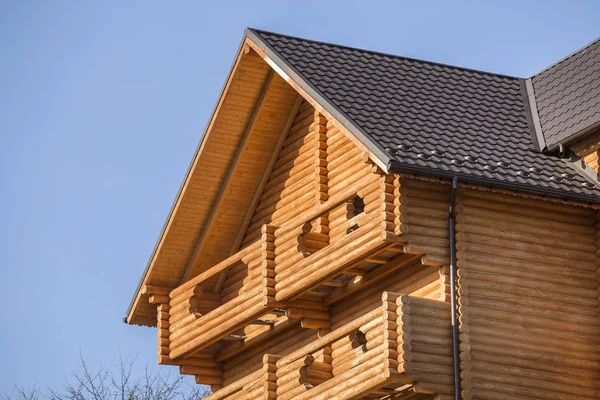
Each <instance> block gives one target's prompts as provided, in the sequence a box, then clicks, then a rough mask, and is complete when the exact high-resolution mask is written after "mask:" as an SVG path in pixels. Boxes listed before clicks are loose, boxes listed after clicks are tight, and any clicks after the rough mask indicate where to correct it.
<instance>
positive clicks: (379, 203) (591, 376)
mask: <svg viewBox="0 0 600 400" xmlns="http://www.w3.org/2000/svg"><path fill="white" fill-rule="evenodd" d="M599 127H600V40H596V41H595V42H593V43H591V44H589V45H588V46H586V47H585V48H583V49H581V50H579V51H577V52H575V53H574V54H572V55H570V56H568V57H566V58H565V59H563V60H561V61H559V62H557V63H556V64H554V65H552V66H550V67H548V68H547V69H545V70H543V71H542V72H540V73H539V74H537V75H535V76H533V77H531V78H528V79H522V78H516V77H510V76H503V75H498V74H493V73H488V72H481V71H475V70H470V69H466V68H459V67H453V66H448V65H442V64H437V63H432V62H428V61H422V60H415V59H410V58H405V57H398V56H394V55H388V54H381V53H377V52H372V51H366V50H359V49H353V48H348V47H344V46H339V45H333V44H328V43H321V42H315V41H311V40H305V39H299V38H294V37H289V36H284V35H280V34H275V33H270V32H265V31H259V30H254V29H247V30H246V32H245V35H244V38H243V41H242V44H241V46H240V49H239V51H238V53H237V56H236V58H235V62H234V63H233V66H232V68H231V72H230V74H229V77H228V78H227V81H226V84H225V86H224V88H223V91H222V94H221V96H220V98H219V100H218V102H217V105H216V107H215V110H214V112H213V114H212V117H211V119H210V121H209V124H208V126H207V128H206V132H205V133H204V136H203V138H202V141H201V143H200V145H199V148H198V150H197V152H196V154H195V157H194V159H193V161H192V163H191V166H190V168H189V170H188V172H187V175H186V177H185V180H184V182H183V184H182V186H181V190H180V192H179V193H178V195H177V197H176V200H175V203H174V205H173V208H172V210H171V212H170V214H169V216H168V219H167V221H166V224H165V226H164V229H163V231H162V233H161V234H160V237H159V239H158V243H157V245H156V248H155V249H154V252H153V253H152V256H151V258H150V261H149V263H148V266H147V268H146V270H145V272H144V274H143V276H142V280H141V282H140V285H139V287H138V288H137V290H136V292H135V295H134V298H133V300H132V303H131V306H130V308H129V310H128V313H127V317H126V322H127V323H129V324H136V325H146V326H151V327H157V328H158V329H157V331H158V362H159V363H160V364H164V365H173V366H178V367H179V372H180V373H182V374H189V375H194V376H195V380H196V382H197V383H199V384H206V385H210V387H211V393H212V394H211V395H210V396H209V397H208V399H210V400H216V399H230V400H233V399H279V400H291V399H298V400H300V399H398V400H399V399H413V400H418V399H438V400H447V399H456V398H462V399H465V400H468V399H553V400H574V399H575V400H576V399H588V400H591V399H599V398H600V326H599V323H600V319H599V317H600V315H599V312H600V309H599V305H600V302H599V282H600V279H599V269H598V266H599V265H600V264H599V259H598V257H599V256H600V251H599V249H598V245H599V243H600V242H599V239H600V234H599V229H600V214H599V211H598V210H599V208H600V184H599V182H598V149H599V147H600V129H599Z"/></svg>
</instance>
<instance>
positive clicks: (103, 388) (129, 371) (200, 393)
mask: <svg viewBox="0 0 600 400" xmlns="http://www.w3.org/2000/svg"><path fill="white" fill-rule="evenodd" d="M136 359H137V357H135V356H128V357H125V356H123V355H122V354H121V353H120V352H119V355H118V358H117V361H116V362H115V360H113V361H112V362H111V363H110V364H109V365H108V367H104V366H102V365H101V366H100V367H99V368H98V369H97V370H92V369H90V367H89V363H88V361H87V358H86V357H84V356H83V354H81V353H80V354H79V369H78V370H77V371H76V372H73V373H72V374H71V376H70V377H68V378H65V382H64V383H63V386H62V388H60V389H54V388H47V391H46V393H42V391H41V390H40V389H39V387H38V386H37V385H35V386H33V387H32V388H31V389H25V388H23V387H18V386H15V388H14V389H13V391H12V392H11V393H9V394H3V393H0V400H42V399H48V400H196V399H201V398H203V397H205V396H207V395H208V394H209V392H208V390H207V388H206V387H205V386H200V385H195V384H190V383H189V382H188V381H186V380H185V379H184V377H183V376H181V375H179V374H173V375H175V376H174V377H173V376H172V374H169V373H166V372H164V371H156V370H153V369H151V368H149V367H148V366H147V365H146V366H145V367H144V368H143V369H142V370H136V366H137V365H136Z"/></svg>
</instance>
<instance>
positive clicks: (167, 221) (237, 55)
mask: <svg viewBox="0 0 600 400" xmlns="http://www.w3.org/2000/svg"><path fill="white" fill-rule="evenodd" d="M245 41H246V36H245V35H244V37H242V40H241V42H240V44H239V46H238V50H237V51H236V52H235V57H234V58H233V61H232V63H231V67H230V68H229V73H228V74H227V77H226V79H225V82H224V83H223V86H222V87H221V90H220V92H219V96H218V97H217V101H216V102H215V105H214V106H213V110H212V112H211V114H210V117H209V118H208V120H207V122H206V126H205V127H204V131H203V133H202V139H201V140H200V141H199V142H198V145H197V146H196V149H195V150H194V155H193V156H192V159H191V161H190V164H189V166H188V168H187V170H186V173H185V175H184V176H183V180H182V181H181V184H180V185H179V190H178V191H177V195H176V196H175V199H174V200H173V204H172V205H171V209H170V210H169V213H168V214H167V217H166V219H165V222H164V224H163V226H162V228H161V230H160V234H159V236H158V239H157V241H156V244H155V245H154V248H153V250H152V253H151V255H150V258H149V259H148V263H147V264H146V268H145V269H144V273H143V274H142V277H141V278H140V281H139V283H138V285H137V288H136V289H135V292H134V294H133V298H132V299H131V302H130V303H129V307H128V308H127V315H126V316H125V322H126V323H128V324H131V320H132V318H133V316H132V313H133V311H134V308H135V305H136V303H137V301H138V299H139V298H140V294H141V293H140V291H141V289H142V286H143V285H144V281H145V280H146V277H147V276H148V273H149V272H150V267H151V266H152V261H153V260H154V258H155V257H156V253H157V251H158V248H159V247H160V243H161V242H162V240H163V238H164V237H165V235H166V233H167V229H168V226H169V224H170V222H171V220H172V219H173V216H174V214H175V211H176V209H177V205H178V203H179V201H180V200H181V195H182V194H183V191H184V189H185V186H186V182H187V181H188V178H189V176H190V174H191V172H192V170H193V168H194V165H195V163H196V161H197V160H198V157H199V155H200V150H201V149H202V147H203V145H204V142H205V140H206V137H207V135H206V134H207V132H208V130H209V128H210V126H211V123H212V121H213V119H214V118H215V114H216V112H217V110H218V108H219V104H220V103H221V100H222V99H223V97H224V96H225V92H226V90H227V86H228V84H229V81H230V78H231V75H232V74H233V71H234V70H235V66H236V65H237V63H238V59H239V58H240V54H241V53H242V51H243V49H244V45H245Z"/></svg>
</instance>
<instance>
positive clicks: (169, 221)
mask: <svg viewBox="0 0 600 400" xmlns="http://www.w3.org/2000/svg"><path fill="white" fill-rule="evenodd" d="M249 49H250V47H249V45H248V41H247V40H245V41H244V43H243V44H242V45H241V46H240V49H239V50H238V53H237V55H236V58H235V61H234V63H233V65H232V66H231V70H230V71H229V75H228V77H227V81H226V83H225V86H224V87H223V90H222V91H221V93H220V95H219V100H218V101H217V104H216V105H215V108H214V109H213V112H212V114H211V116H210V120H209V121H210V122H209V123H208V126H207V127H206V129H205V131H204V135H203V136H202V141H201V142H200V144H199V145H198V147H197V148H196V153H195V154H194V158H193V160H192V162H191V163H190V165H189V167H188V170H187V172H186V175H185V179H184V181H183V183H182V185H181V187H180V188H179V192H178V193H177V197H176V200H175V203H174V204H173V206H172V207H171V210H170V212H169V216H168V217H167V221H166V222H165V225H164V227H163V229H162V231H161V233H160V237H159V239H158V242H157V243H156V245H155V246H154V250H153V252H152V256H151V258H150V261H149V262H148V265H147V267H146V271H144V276H143V277H142V281H141V282H140V287H138V290H137V292H136V294H135V297H134V300H133V301H132V303H131V305H130V307H129V310H128V312H127V323H129V324H131V323H133V322H132V321H133V318H134V314H135V311H136V310H137V307H138V304H139V303H140V299H141V297H142V295H143V293H142V290H141V289H142V287H143V285H146V284H147V283H148V282H150V275H151V274H152V271H153V269H154V263H155V262H156V259H157V258H158V255H159V254H160V252H161V249H162V246H163V244H164V242H165V239H166V237H167V235H168V234H169V231H170V230H171V227H172V226H173V222H174V219H175V215H176V214H177V211H178V210H179V207H180V206H181V202H182V200H183V193H185V191H186V190H187V188H188V186H189V185H190V182H191V181H192V177H193V175H194V172H195V171H196V167H197V166H198V162H199V161H200V155H201V154H202V151H203V150H204V147H205V146H206V143H207V142H208V138H209V137H210V134H211V133H212V130H213V128H214V125H215V122H216V120H217V115H218V114H219V111H220V110H221V106H222V105H223V103H224V102H225V99H226V97H227V95H228V94H229V90H230V89H231V83H232V82H233V78H234V76H235V75H236V72H237V71H238V69H239V67H240V64H241V61H242V59H243V58H244V56H246V55H247V54H248V51H249Z"/></svg>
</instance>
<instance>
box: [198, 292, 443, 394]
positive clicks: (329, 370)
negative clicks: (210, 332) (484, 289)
mask: <svg viewBox="0 0 600 400" xmlns="http://www.w3.org/2000/svg"><path fill="white" fill-rule="evenodd" d="M449 321H450V305H449V304H447V303H444V302H440V301H436V300H429V299H422V298H419V297H414V296H408V295H399V294H395V293H390V292H384V293H383V294H382V297H381V304H380V305H379V306H378V307H377V308H375V309H374V310H372V311H371V312H369V313H367V314H365V315H362V316H361V317H359V318H357V319H356V320H353V321H352V322H349V323H348V324H346V325H344V326H342V327H340V328H338V329H336V330H334V331H332V332H330V333H328V334H326V335H324V336H323V337H321V338H319V339H317V340H316V341H314V342H312V343H310V344H308V345H306V346H304V347H302V348H300V349H298V350H296V351H294V352H292V353H290V354H288V355H286V356H284V357H281V356H277V355H271V354H267V355H265V356H264V357H263V360H262V361H263V362H262V367H259V368H258V369H256V370H255V371H254V372H250V373H248V374H247V375H245V376H244V377H243V378H241V379H239V380H237V381H235V382H231V383H229V384H227V385H226V386H224V387H222V388H221V389H219V390H217V391H216V392H214V393H213V394H212V395H211V396H209V397H208V399H210V400H217V399H220V400H221V399H242V398H243V399H246V398H247V399H275V398H276V399H279V400H291V399H295V400H308V399H311V400H313V399H314V400H326V399H332V398H335V399H339V400H343V399H358V398H378V399H381V398H396V397H394V396H406V397H399V398H411V397H412V395H411V394H414V395H419V396H427V395H430V396H431V397H423V398H436V399H450V398H452V393H453V387H452V383H453V376H452V356H451V351H452V334H451V328H450V322H449ZM386 396H387V397H386ZM434 396H435V397H434ZM419 398H422V397H419Z"/></svg>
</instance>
